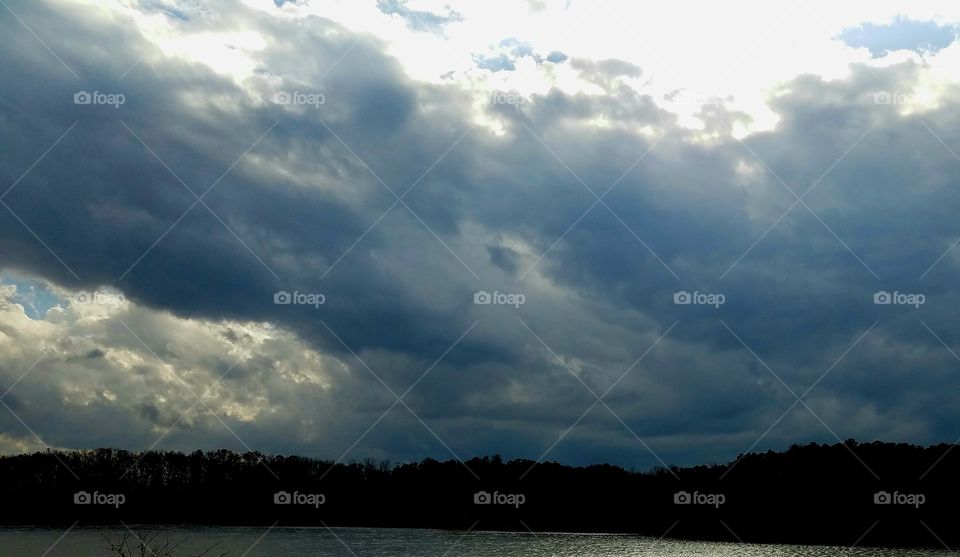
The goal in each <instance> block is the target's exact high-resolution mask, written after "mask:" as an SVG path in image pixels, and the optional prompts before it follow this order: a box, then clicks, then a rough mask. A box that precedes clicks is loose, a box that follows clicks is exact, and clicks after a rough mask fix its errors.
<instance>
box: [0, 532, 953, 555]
mask: <svg viewBox="0 0 960 557" xmlns="http://www.w3.org/2000/svg"><path fill="white" fill-rule="evenodd" d="M134 529H135V530H136V528H134ZM123 532H124V530H123V529H119V530H117V529H110V530H103V531H101V530H96V529H87V528H76V529H73V530H70V531H69V532H66V533H65V532H64V530H53V529H45V528H44V529H40V528H18V529H10V528H8V529H0V557H7V556H10V557H30V556H36V557H61V556H62V557H68V556H69V557H108V556H109V555H111V553H110V552H109V551H107V550H106V549H105V540H104V537H103V536H104V534H106V535H107V536H111V537H112V538H114V539H117V538H118V537H119V536H121V535H122V534H123ZM163 535H164V536H166V538H167V539H172V540H182V541H183V545H181V546H180V547H181V551H180V552H179V553H177V555H178V556H183V557H189V556H191V555H193V554H195V553H198V552H199V551H201V550H203V549H206V548H207V547H209V546H210V545H212V544H214V543H217V542H219V545H218V546H217V550H216V551H212V552H210V553H209V554H208V555H210V556H214V555H219V554H220V553H221V552H228V553H227V554H228V555H230V556H232V557H268V556H269V557H286V556H338V557H339V556H342V557H354V556H356V557H364V556H378V557H380V556H410V557H414V556H416V557H423V556H427V557H445V556H447V557H453V556H470V557H487V556H489V557H504V556H517V557H521V556H522V557H527V556H534V557H537V556H544V557H546V556H551V557H552V556H557V557H568V556H569V557H593V556H598V557H599V556H619V555H623V556H651V557H653V556H656V557H692V556H702V557H728V556H729V557H733V556H737V557H788V556H789V557H808V556H809V557H841V556H859V557H913V556H917V557H919V556H931V557H950V556H958V557H960V553H958V552H952V551H935V550H896V549H873V548H842V547H821V546H817V547H814V546H791V545H750V544H733V543H714V542H709V543H707V542H687V541H676V540H657V539H654V538H643V537H637V536H623V535H609V534H600V535H596V534H540V533H538V534H531V533H503V532H470V533H463V532H443V531H436V530H393V529H377V528H332V529H326V528H286V527H277V528H272V529H268V528H168V529H166V530H164V534H163ZM130 539H131V540H132V539H133V538H132V536H131V538H130ZM51 546H52V549H51Z"/></svg>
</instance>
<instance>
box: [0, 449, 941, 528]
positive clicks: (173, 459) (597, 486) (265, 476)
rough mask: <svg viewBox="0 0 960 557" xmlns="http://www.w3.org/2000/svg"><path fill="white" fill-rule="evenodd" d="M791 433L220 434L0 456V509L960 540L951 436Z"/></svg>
mask: <svg viewBox="0 0 960 557" xmlns="http://www.w3.org/2000/svg"><path fill="white" fill-rule="evenodd" d="M954 447H955V446H954V445H947V444H940V445H935V446H930V447H921V446H916V445H907V444H891V443H880V442H874V443H857V442H856V441H853V440H848V441H846V442H844V443H839V444H834V445H821V444H816V443H811V444H809V445H803V446H799V445H795V446H793V447H790V449H789V450H786V451H782V452H773V451H770V452H765V453H750V454H745V455H741V456H740V457H738V458H737V459H736V460H734V461H731V462H728V463H724V464H710V465H700V466H690V467H677V466H673V467H669V468H667V467H658V468H654V469H651V470H644V471H639V470H629V469H625V468H623V467H619V466H613V465H609V464H597V465H592V466H579V467H574V466H566V465H563V464H559V463H557V462H540V463H537V462H534V461H531V460H525V459H516V460H509V461H505V460H503V459H502V458H501V457H500V456H486V457H482V458H481V457H478V458H473V459H470V460H467V461H465V462H460V461H456V460H448V461H438V460H434V459H425V460H422V461H419V462H405V463H391V462H389V461H374V460H363V461H358V462H349V463H346V462H344V463H338V462H332V461H328V460H322V459H315V458H307V457H302V456H284V455H264V454H261V453H258V452H247V453H237V452H233V451H228V450H215V451H207V452H203V451H195V452H192V453H181V452H171V451H147V452H131V451H126V450H118V449H96V450H79V451H46V452H37V453H33V454H22V455H13V456H4V457H0V478H2V483H0V497H2V498H3V501H4V503H5V504H4V505H0V523H2V524H6V525H24V524H43V525H64V524H66V525H69V524H73V523H74V522H75V521H77V520H79V521H81V524H87V525H97V524H119V523H120V522H121V521H122V522H123V523H126V524H135V523H138V524H218V525H270V524H273V523H274V522H276V521H278V520H279V521H280V523H281V524H287V525H320V524H325V525H329V526H368V527H410V528H442V529H461V530H467V529H474V530H478V529H479V530H520V531H526V530H527V529H528V528H529V529H532V530H534V531H577V532H618V533H636V534H641V535H647V536H655V537H659V536H662V535H667V536H669V537H677V538H689V539H712V540H726V541H746V542H777V543H816V544H830V545H843V546H849V545H852V544H854V543H856V544H858V545H888V546H889V545H896V546H940V545H941V544H947V545H954V546H956V545H960V530H958V529H956V528H955V527H954V517H955V516H956V514H957V507H958V503H960V482H958V480H957V474H956V472H957V470H958V466H960V450H958V451H955V450H954Z"/></svg>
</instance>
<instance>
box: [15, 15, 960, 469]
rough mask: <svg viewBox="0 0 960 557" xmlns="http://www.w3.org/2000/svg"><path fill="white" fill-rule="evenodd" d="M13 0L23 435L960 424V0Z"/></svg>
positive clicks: (851, 433) (686, 442) (429, 451)
mask: <svg viewBox="0 0 960 557" xmlns="http://www.w3.org/2000/svg"><path fill="white" fill-rule="evenodd" d="M0 4H2V6H0V53H2V54H0V56H2V58H3V68H4V70H3V72H0V124H2V125H0V204H2V205H3V208H2V209H0V355H2V357H0V406H3V408H0V452H2V453H18V452H24V451H34V450H42V449H44V448H57V449H83V448H94V447H120V448H125V449H132V450H145V449H168V450H183V451H192V450H195V449H215V448H221V447H223V448H230V449H234V450H241V451H242V450H259V451H262V452H265V453H273V454H277V453H280V454H301V455H308V456H314V457H321V458H326V459H331V460H342V461H351V460H358V459H362V458H375V459H390V460H392V461H394V462H399V461H409V460H418V459H422V458H425V457H432V458H439V459H449V458H458V459H459V458H462V459H466V458H470V457H473V456H477V455H487V454H501V455H503V456H504V457H506V458H528V459H531V460H555V461H559V462H563V463H567V464H578V465H579V464H589V463H597V462H610V463H614V464H618V465H622V466H626V467H630V468H636V469H649V468H651V467H654V466H663V465H667V464H670V465H673V464H677V465H690V464H699V463H711V462H726V461H730V460H732V459H734V458H736V456H737V455H738V454H741V453H744V452H748V451H761V450H768V449H773V450H782V449H785V448H787V447H789V446H790V445H791V444H794V443H801V444H803V443H808V442H821V443H835V442H837V441H839V440H845V439H848V438H856V439H858V440H860V441H863V442H866V441H873V440H882V441H892V442H908V443H919V444H932V443H939V442H954V441H956V440H957V438H958V437H960V407H958V406H957V405H956V404H955V400H954V399H955V396H954V394H955V393H956V392H957V390H958V389H960V357H958V353H960V327H958V326H960V320H958V316H957V312H956V310H955V308H956V307H957V305H958V303H960V292H958V289H957V287H956V285H957V278H958V275H960V248H958V247H957V243H958V241H960V220H958V219H957V218H956V215H957V212H958V210H960V182H958V179H957V176H960V155H958V153H960V125H958V124H957V122H960V101H958V99H960V95H958V93H960V87H958V85H960V83H958V80H960V71H958V70H960V44H958V42H957V33H958V29H960V27H958V26H960V5H956V4H954V3H950V2H912V3H910V4H909V5H906V4H904V3H894V2H845V3H842V4H840V5H837V4H836V3H827V2H802V3H801V2H793V3H789V2H737V3H734V4H710V5H704V4H703V3H699V2H671V3H667V4H664V5H652V4H647V3H636V2H626V1H624V2H619V1H613V0H611V1H609V2H587V1H584V0H559V1H551V0H526V1H517V0H514V1H511V2H497V1H488V2H467V1H453V0H447V1H443V2H439V1H428V0H423V1H416V0H380V1H372V0H371V1H359V0H296V1H294V0H286V1H284V0H232V1H226V0H224V1H221V0H211V1H209V2H200V1H197V0H146V1H139V0H95V1H94V0H91V1H86V0H70V1H66V0H30V1H28V0H3V2H0Z"/></svg>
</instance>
